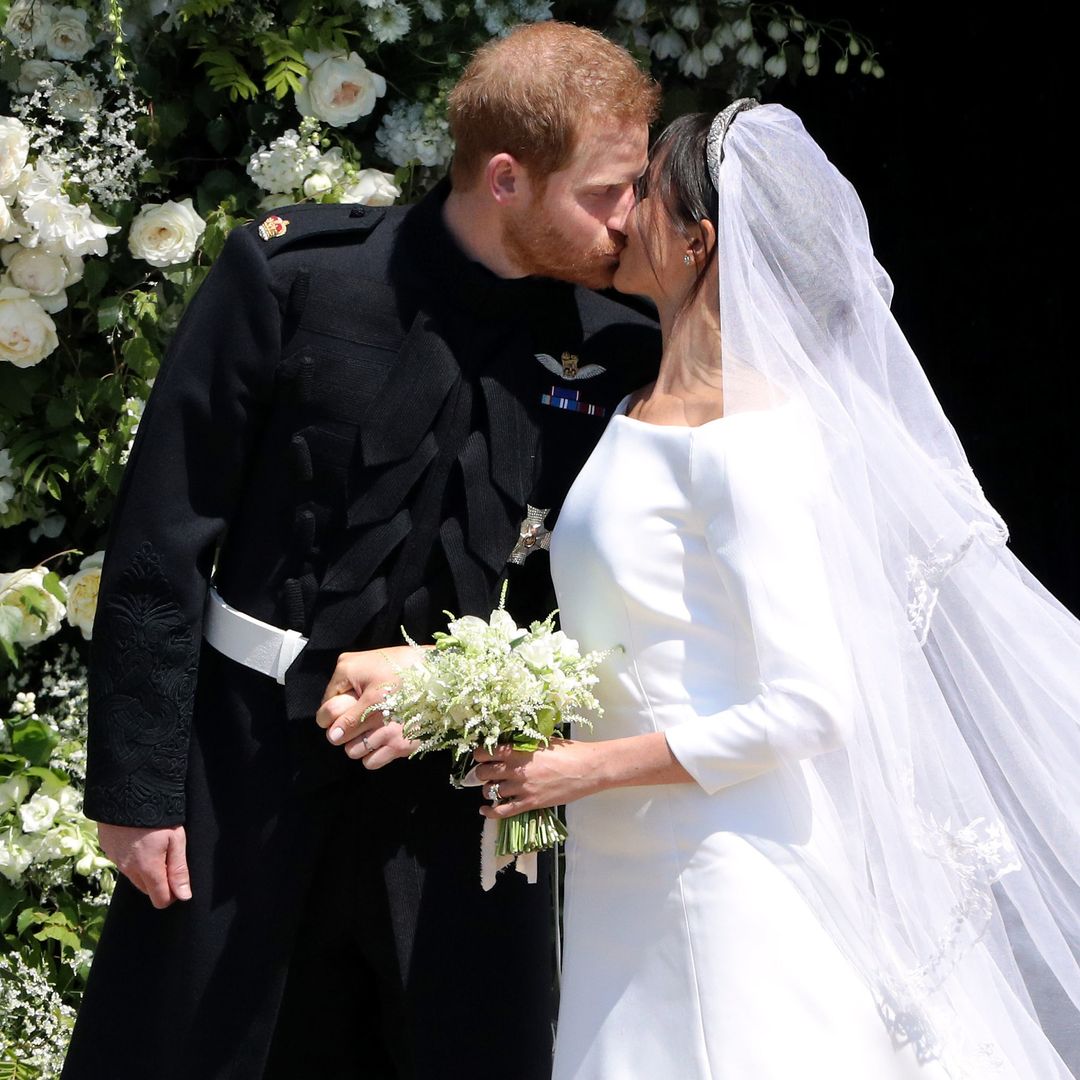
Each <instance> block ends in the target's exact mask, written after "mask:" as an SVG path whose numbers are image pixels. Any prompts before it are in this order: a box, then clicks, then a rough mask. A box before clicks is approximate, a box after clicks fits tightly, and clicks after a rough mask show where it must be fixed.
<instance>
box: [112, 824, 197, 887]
mask: <svg viewBox="0 0 1080 1080" xmlns="http://www.w3.org/2000/svg"><path fill="white" fill-rule="evenodd" d="M97 829H98V843H99V844H101V850H102V851H103V852H104V853H105V855H106V857H107V858H109V859H111V860H112V861H113V862H114V863H115V864H116V868H117V869H118V870H119V871H120V873H122V874H123V875H124V877H126V878H127V879H128V881H130V882H131V884H132V885H134V886H135V888H136V889H138V890H139V892H142V893H146V895H147V896H149V897H150V901H151V903H152V904H153V905H154V907H156V908H166V907H168V906H169V905H170V904H171V903H172V902H173V901H174V900H190V899H191V884H190V880H189V877H188V866H187V834H186V833H185V832H184V826H183V825H173V826H171V827H168V828H163V829H143V828H138V827H136V826H132V825H109V824H107V823H106V822H104V821H99V822H98V827H97Z"/></svg>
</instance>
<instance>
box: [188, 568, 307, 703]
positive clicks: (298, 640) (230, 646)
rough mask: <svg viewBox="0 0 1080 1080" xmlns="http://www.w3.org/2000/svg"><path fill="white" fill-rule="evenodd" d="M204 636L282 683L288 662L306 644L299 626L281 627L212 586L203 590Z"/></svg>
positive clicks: (233, 658) (232, 655)
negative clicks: (227, 599) (243, 608)
mask: <svg viewBox="0 0 1080 1080" xmlns="http://www.w3.org/2000/svg"><path fill="white" fill-rule="evenodd" d="M203 637H205V638H206V640H207V641H208V642H209V643H210V644H211V645H213V646H214V648H215V649H217V651H218V652H219V653H224V655H225V656H227V657H228V658H229V659H230V660H235V661H236V662H237V663H238V664H243V665H244V666H245V667H249V668H252V669H253V670H255V671H261V672H262V673H263V674H264V675H273V677H274V678H275V679H276V680H277V681H278V682H279V683H281V684H282V685H284V683H285V672H286V671H287V670H288V669H289V665H290V664H291V663H292V662H293V661H294V660H295V659H296V658H297V656H299V655H300V651H301V650H302V649H303V647H304V646H305V645H306V644H307V638H306V637H304V635H303V634H301V633H300V632H299V631H298V630H282V629H281V628H280V627H277V626H271V625H270V623H264V622H263V621H262V620H261V619H256V618H253V617H252V616H251V615H245V614H244V613H243V612H242V611H240V610H238V609H237V608H234V607H232V606H231V605H230V604H226V603H225V601H224V600H222V599H221V596H220V594H219V593H218V591H217V589H215V588H214V587H213V586H211V587H210V591H209V592H208V593H207V594H206V609H205V611H204V612H203Z"/></svg>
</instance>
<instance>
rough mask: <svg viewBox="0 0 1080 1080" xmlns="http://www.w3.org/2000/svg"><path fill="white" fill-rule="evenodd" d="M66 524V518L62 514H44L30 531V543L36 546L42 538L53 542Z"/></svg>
mask: <svg viewBox="0 0 1080 1080" xmlns="http://www.w3.org/2000/svg"><path fill="white" fill-rule="evenodd" d="M66 524H67V518H66V517H65V516H64V515H63V514H46V515H45V516H44V517H43V518H42V519H41V520H40V521H39V522H38V523H37V524H36V525H35V526H34V527H33V528H32V529H31V530H30V543H31V544H36V543H37V542H38V541H39V540H40V539H41V538H42V537H43V536H47V537H48V538H49V539H50V540H55V539H56V538H57V537H58V536H59V535H60V534H61V533H62V532H63V531H64V526H65V525H66Z"/></svg>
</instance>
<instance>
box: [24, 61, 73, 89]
mask: <svg viewBox="0 0 1080 1080" xmlns="http://www.w3.org/2000/svg"><path fill="white" fill-rule="evenodd" d="M71 73H72V72H71V68H69V67H68V66H67V64H59V63H57V62H56V61H55V60H24V61H23V62H22V67H21V68H19V78H18V81H17V82H16V83H15V86H16V87H17V89H18V90H19V92H20V93H22V94H32V93H33V92H34V91H35V90H36V89H37V88H38V87H39V86H40V85H41V84H42V83H43V82H44V81H45V80H46V79H51V80H52V82H53V83H54V84H56V83H60V82H62V81H63V80H64V79H65V78H67V76H68V75H70V74H71Z"/></svg>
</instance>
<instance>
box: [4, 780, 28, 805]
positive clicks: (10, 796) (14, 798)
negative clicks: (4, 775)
mask: <svg viewBox="0 0 1080 1080" xmlns="http://www.w3.org/2000/svg"><path fill="white" fill-rule="evenodd" d="M29 794H30V781H29V780H28V779H27V778H26V777H25V776H13V777H12V778H11V779H10V780H5V781H4V782H3V783H2V784H0V814H6V813H7V812H8V811H9V810H12V809H14V808H15V807H16V806H18V805H19V803H21V802H22V801H23V799H25V798H26V796H27V795H29Z"/></svg>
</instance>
